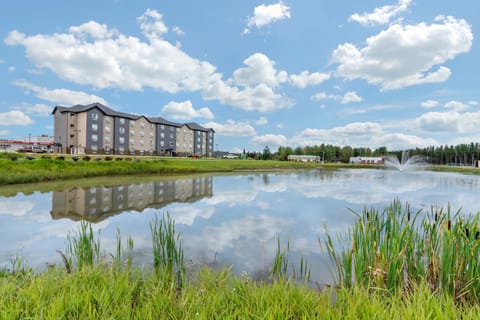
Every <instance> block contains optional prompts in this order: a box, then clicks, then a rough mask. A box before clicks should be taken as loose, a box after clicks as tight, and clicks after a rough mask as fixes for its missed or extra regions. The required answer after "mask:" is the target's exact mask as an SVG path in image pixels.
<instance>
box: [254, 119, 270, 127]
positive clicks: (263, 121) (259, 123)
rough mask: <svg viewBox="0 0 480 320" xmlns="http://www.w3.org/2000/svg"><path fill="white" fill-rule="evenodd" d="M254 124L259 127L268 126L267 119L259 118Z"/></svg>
mask: <svg viewBox="0 0 480 320" xmlns="http://www.w3.org/2000/svg"><path fill="white" fill-rule="evenodd" d="M255 124H256V125H259V126H264V125H266V124H268V119H267V118H265V117H260V118H259V119H258V120H257V121H255Z"/></svg>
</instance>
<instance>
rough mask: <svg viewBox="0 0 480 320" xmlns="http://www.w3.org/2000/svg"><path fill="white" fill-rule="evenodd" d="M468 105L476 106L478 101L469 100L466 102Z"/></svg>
mask: <svg viewBox="0 0 480 320" xmlns="http://www.w3.org/2000/svg"><path fill="white" fill-rule="evenodd" d="M468 104H469V105H471V106H478V101H475V100H470V101H468Z"/></svg>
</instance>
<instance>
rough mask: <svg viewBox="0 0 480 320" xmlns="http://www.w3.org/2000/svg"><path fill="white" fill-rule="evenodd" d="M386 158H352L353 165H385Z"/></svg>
mask: <svg viewBox="0 0 480 320" xmlns="http://www.w3.org/2000/svg"><path fill="white" fill-rule="evenodd" d="M384 161H385V159H384V157H361V156H358V157H350V163H351V164H384Z"/></svg>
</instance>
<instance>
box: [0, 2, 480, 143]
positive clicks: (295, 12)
mask: <svg viewBox="0 0 480 320" xmlns="http://www.w3.org/2000/svg"><path fill="white" fill-rule="evenodd" d="M479 12H480V2H478V1H472V0H457V1H451V0H422V1H420V0H385V1H370V0H365V1H353V0H350V1H347V0H341V1H327V0H303V1H277V0H273V1H232V0H229V1H225V0H209V1H193V0H190V1H187V0H176V1H141V0H138V1H126V0H105V1H88V0H84V1H60V0H55V1H53V0H52V1H48V0H47V1H23V0H18V1H15V2H13V1H11V2H8V4H6V3H2V4H1V5H0V21H1V24H0V37H1V39H2V40H1V41H0V138H8V139H11V138H14V139H18V138H22V137H25V136H28V134H32V135H40V134H49V135H52V134H53V117H52V115H51V111H52V109H53V107H54V106H55V105H62V106H72V105H75V104H88V103H92V102H101V103H104V104H105V105H107V106H109V107H111V108H113V109H115V110H118V111H122V112H128V113H136V114H143V115H146V116H162V117H164V118H166V119H168V120H171V121H177V122H197V123H199V124H201V125H204V126H207V127H212V128H214V129H215V131H216V137H215V138H216V144H218V148H219V149H221V150H224V151H234V152H235V151H241V150H243V149H246V150H248V151H261V150H263V148H264V147H265V146H269V148H270V149H271V150H273V151H276V150H277V148H278V147H279V146H291V147H297V146H305V145H319V144H322V143H326V144H334V145H340V146H345V145H350V146H355V147H365V146H368V147H371V148H377V147H380V146H386V147H387V148H388V149H390V150H396V149H404V148H413V147H424V146H429V145H443V144H449V145H450V144H458V143H470V142H478V141H480V131H479V129H478V125H479V124H480V96H479V90H478V85H477V83H478V82H477V79H476V78H477V76H478V74H480V64H479V62H480V61H479V57H480V55H479V49H478V46H477V45H476V44H475V42H474V40H475V33H476V31H477V27H478V22H479V20H480V18H479V16H478V13H479Z"/></svg>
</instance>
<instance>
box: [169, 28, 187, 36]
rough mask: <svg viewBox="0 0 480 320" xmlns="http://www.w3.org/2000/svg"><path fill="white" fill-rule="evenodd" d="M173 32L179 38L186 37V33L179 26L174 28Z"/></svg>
mask: <svg viewBox="0 0 480 320" xmlns="http://www.w3.org/2000/svg"><path fill="white" fill-rule="evenodd" d="M172 31H173V32H174V33H175V34H176V35H177V36H184V35H185V32H184V31H183V30H182V29H180V27H179V26H174V27H173V28H172Z"/></svg>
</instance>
